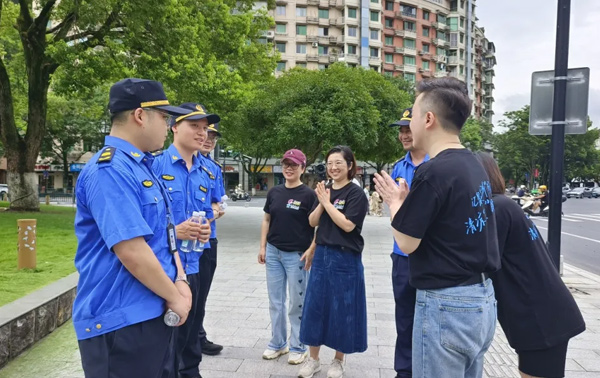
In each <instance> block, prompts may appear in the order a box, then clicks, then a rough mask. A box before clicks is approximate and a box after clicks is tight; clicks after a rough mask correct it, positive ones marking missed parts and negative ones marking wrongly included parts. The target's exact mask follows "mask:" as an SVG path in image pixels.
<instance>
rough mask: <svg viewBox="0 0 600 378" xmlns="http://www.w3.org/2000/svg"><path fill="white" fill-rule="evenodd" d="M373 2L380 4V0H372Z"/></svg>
mask: <svg viewBox="0 0 600 378" xmlns="http://www.w3.org/2000/svg"><path fill="white" fill-rule="evenodd" d="M371 2H372V3H374V4H379V0H371Z"/></svg>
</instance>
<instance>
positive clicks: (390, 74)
mask: <svg viewBox="0 0 600 378" xmlns="http://www.w3.org/2000/svg"><path fill="white" fill-rule="evenodd" d="M383 75H384V76H387V77H392V76H394V73H393V72H392V71H383Z"/></svg>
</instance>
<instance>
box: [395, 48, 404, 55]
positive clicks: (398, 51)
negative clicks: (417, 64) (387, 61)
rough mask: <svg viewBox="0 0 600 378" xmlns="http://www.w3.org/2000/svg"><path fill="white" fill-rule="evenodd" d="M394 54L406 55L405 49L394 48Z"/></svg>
mask: <svg viewBox="0 0 600 378" xmlns="http://www.w3.org/2000/svg"><path fill="white" fill-rule="evenodd" d="M394 52H395V53H396V54H404V47H394Z"/></svg>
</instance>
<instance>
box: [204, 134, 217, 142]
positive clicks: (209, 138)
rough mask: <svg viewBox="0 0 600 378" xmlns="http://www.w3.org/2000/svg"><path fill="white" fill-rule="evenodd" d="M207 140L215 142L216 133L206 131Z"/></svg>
mask: <svg viewBox="0 0 600 378" xmlns="http://www.w3.org/2000/svg"><path fill="white" fill-rule="evenodd" d="M206 140H207V141H209V142H216V141H218V140H219V136H218V135H217V134H212V135H211V133H208V138H206Z"/></svg>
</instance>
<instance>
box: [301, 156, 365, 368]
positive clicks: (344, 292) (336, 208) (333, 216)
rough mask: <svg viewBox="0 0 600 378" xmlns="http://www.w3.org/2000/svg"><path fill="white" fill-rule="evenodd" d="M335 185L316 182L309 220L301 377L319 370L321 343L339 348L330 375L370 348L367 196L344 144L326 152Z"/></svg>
mask: <svg viewBox="0 0 600 378" xmlns="http://www.w3.org/2000/svg"><path fill="white" fill-rule="evenodd" d="M326 162H327V175H328V176H329V177H330V179H331V180H332V184H331V185H327V186H326V185H325V183H324V182H320V183H318V184H317V188H316V192H317V198H318V200H319V202H318V203H316V204H315V206H313V211H312V212H311V214H310V217H309V221H310V225H311V226H312V227H316V226H319V228H318V229H317V237H316V243H317V248H316V250H315V252H312V253H311V252H310V251H309V252H308V253H307V255H306V257H305V258H306V260H307V263H308V264H309V265H311V271H310V277H309V280H308V287H307V289H306V299H305V300H304V311H303V313H302V324H301V327H300V341H302V342H303V343H304V344H306V345H309V349H310V357H309V358H308V359H307V360H306V361H305V362H304V365H303V366H302V368H301V369H300V371H299V373H298V377H301V378H310V377H312V376H313V375H314V374H315V373H317V372H318V371H320V370H321V361H320V360H319V350H320V347H321V345H325V346H328V347H330V348H332V349H335V351H336V353H335V358H334V359H333V362H332V363H331V367H330V368H329V370H328V372H327V377H328V378H341V377H342V376H343V374H344V354H348V353H357V352H364V351H365V350H366V349H367V300H366V297H365V277H364V268H363V264H362V260H361V253H362V250H363V247H364V240H363V238H362V236H361V234H360V233H361V230H362V226H363V221H364V219H365V216H366V215H367V211H368V209H369V202H368V200H367V198H366V197H365V195H364V193H363V191H362V189H361V188H360V187H359V186H358V185H355V184H353V183H352V179H353V178H354V176H355V175H356V159H355V158H354V154H353V153H352V150H350V148H348V147H346V146H337V147H334V148H332V149H331V150H330V151H329V152H328V153H327V157H326Z"/></svg>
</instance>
